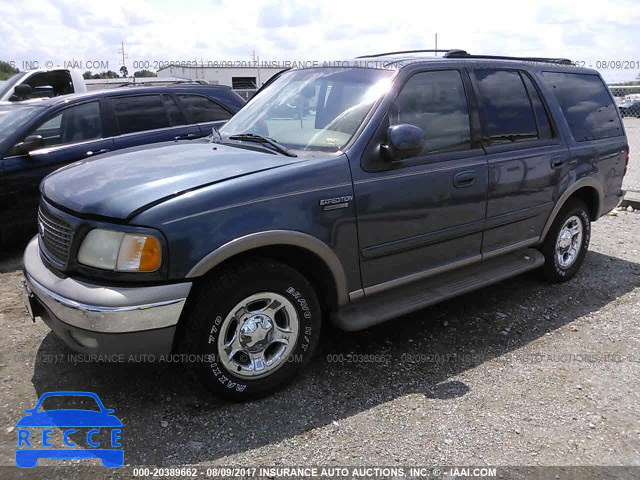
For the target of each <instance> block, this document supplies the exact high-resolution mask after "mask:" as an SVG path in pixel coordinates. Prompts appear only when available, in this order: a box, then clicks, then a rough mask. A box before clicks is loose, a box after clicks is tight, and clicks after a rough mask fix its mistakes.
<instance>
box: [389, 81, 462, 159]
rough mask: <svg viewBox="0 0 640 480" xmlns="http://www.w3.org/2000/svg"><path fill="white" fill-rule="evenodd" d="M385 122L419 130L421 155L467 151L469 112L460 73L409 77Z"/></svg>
mask: <svg viewBox="0 0 640 480" xmlns="http://www.w3.org/2000/svg"><path fill="white" fill-rule="evenodd" d="M389 123H390V125H396V124H400V123H410V124H412V125H416V126H418V127H420V128H421V129H422V130H423V131H424V138H425V140H424V144H423V147H422V152H421V154H422V155H425V154H428V153H435V152H447V151H453V150H468V149H469V148H471V130H470V127H469V109H468V107H467V97H466V96H465V92H464V85H463V83H462V78H461V77H460V72H458V71H457V70H444V71H435V72H422V73H416V74H415V75H413V76H412V77H411V78H410V79H409V80H408V81H407V83H406V84H405V85H404V87H402V90H401V91H400V93H399V94H398V97H397V98H396V100H395V102H394V105H393V106H392V107H391V110H390V112H389Z"/></svg>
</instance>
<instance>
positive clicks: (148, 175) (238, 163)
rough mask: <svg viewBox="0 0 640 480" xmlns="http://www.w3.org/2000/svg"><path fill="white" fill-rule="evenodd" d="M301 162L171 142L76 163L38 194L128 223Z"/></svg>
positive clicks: (216, 146)
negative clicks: (201, 192)
mask: <svg viewBox="0 0 640 480" xmlns="http://www.w3.org/2000/svg"><path fill="white" fill-rule="evenodd" d="M298 161H300V159H299V158H291V157H285V156H282V155H274V154H271V153H267V152H264V153H263V152H257V151H255V150H248V149H246V148H239V147H232V146H229V145H222V144H216V143H209V142H208V141H196V142H194V141H189V142H171V143H164V144H156V145H146V146H144V147H136V148H131V149H127V150H121V151H119V152H115V153H112V154H107V155H104V156H101V157H98V158H96V159H93V160H83V161H80V162H76V163H73V164H71V165H68V166H66V167H64V168H61V169H60V170H57V171H55V172H54V173H52V174H51V175H49V176H47V177H46V178H45V179H44V180H43V181H42V184H41V185H40V190H41V192H42V195H43V196H44V197H45V198H46V199H47V200H49V201H51V202H53V203H54V204H56V205H58V206H60V207H62V208H67V209H70V210H73V211H74V212H77V213H80V214H87V215H100V216H104V217H111V218H117V219H129V218H131V217H133V216H134V214H135V215H137V214H138V213H140V211H142V210H144V209H145V207H146V206H148V205H150V204H154V205H155V204H157V203H159V202H160V201H162V200H163V199H167V198H171V197H175V196H177V195H180V194H181V193H184V192H187V191H190V190H194V189H197V188H201V187H204V186H207V185H211V184H213V183H217V182H221V181H223V180H228V179H231V178H235V177H240V176H243V175H247V174H250V173H255V172H260V171H263V170H270V169H272V168H277V167H281V166H283V165H288V164H291V163H295V162H298Z"/></svg>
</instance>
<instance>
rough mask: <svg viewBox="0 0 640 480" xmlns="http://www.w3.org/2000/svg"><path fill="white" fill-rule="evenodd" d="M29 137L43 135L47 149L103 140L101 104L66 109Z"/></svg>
mask: <svg viewBox="0 0 640 480" xmlns="http://www.w3.org/2000/svg"><path fill="white" fill-rule="evenodd" d="M29 135H42V138H43V139H44V144H45V146H46V147H51V146H56V145H65V144H70V143H79V142H86V141H88V140H95V139H98V138H102V137H103V135H102V119H101V118H100V103H99V102H88V103H83V104H81V105H75V106H73V107H69V108H65V109H64V110H62V111H61V112H59V113H57V114H55V115H54V116H52V117H49V118H48V119H46V120H45V121H44V122H43V123H41V124H40V126H39V127H38V128H36V129H35V130H34V131H33V132H31V133H30V134H29Z"/></svg>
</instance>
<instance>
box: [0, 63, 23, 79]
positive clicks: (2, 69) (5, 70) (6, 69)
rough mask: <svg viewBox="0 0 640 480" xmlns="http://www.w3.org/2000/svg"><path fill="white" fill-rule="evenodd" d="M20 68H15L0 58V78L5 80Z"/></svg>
mask: <svg viewBox="0 0 640 480" xmlns="http://www.w3.org/2000/svg"><path fill="white" fill-rule="evenodd" d="M19 71H20V70H18V69H17V68H15V67H14V66H13V65H11V64H10V63H7V62H3V61H2V60H0V80H6V79H7V78H9V77H12V76H13V75H15V74H16V73H18V72H19Z"/></svg>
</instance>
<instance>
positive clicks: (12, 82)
mask: <svg viewBox="0 0 640 480" xmlns="http://www.w3.org/2000/svg"><path fill="white" fill-rule="evenodd" d="M27 73H28V72H20V73H16V74H15V75H13V76H12V77H9V78H7V79H6V80H5V81H4V82H3V83H0V98H4V96H5V95H6V94H7V93H9V92H11V93H13V89H14V88H15V86H16V85H18V84H19V83H21V82H20V80H21V79H22V78H24V77H25V75H27Z"/></svg>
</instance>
